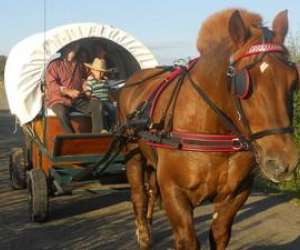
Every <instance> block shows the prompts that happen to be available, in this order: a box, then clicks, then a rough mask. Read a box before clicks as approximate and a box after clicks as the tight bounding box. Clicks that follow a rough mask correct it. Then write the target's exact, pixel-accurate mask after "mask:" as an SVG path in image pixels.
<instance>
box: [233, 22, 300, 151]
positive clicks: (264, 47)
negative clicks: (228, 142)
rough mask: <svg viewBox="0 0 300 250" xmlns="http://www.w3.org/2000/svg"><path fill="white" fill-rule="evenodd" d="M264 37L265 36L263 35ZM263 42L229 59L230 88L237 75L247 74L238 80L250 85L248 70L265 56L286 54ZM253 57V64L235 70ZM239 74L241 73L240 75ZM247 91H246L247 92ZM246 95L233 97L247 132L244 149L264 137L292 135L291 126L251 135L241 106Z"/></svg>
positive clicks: (293, 65) (268, 41)
mask: <svg viewBox="0 0 300 250" xmlns="http://www.w3.org/2000/svg"><path fill="white" fill-rule="evenodd" d="M266 30H267V29H266V28H263V34H265V33H264V32H266ZM267 31H268V30H267ZM264 37H265V35H264ZM263 40H264V41H263V43H262V44H257V45H254V46H251V47H250V48H249V49H248V50H247V51H246V52H245V53H243V54H241V55H239V56H237V57H235V56H234V55H233V56H231V57H230V64H229V67H228V71H227V75H228V76H229V78H230V79H231V82H232V84H231V87H232V85H235V84H236V82H235V81H236V78H237V77H239V74H247V76H245V77H243V76H240V79H243V78H244V79H246V80H247V81H248V85H249V84H251V83H250V79H251V77H250V72H249V70H250V69H251V68H252V67H254V66H255V65H257V64H258V63H261V62H263V59H264V57H265V55H266V54H270V53H285V52H286V50H285V49H284V48H283V47H282V46H280V45H277V44H272V43H271V42H270V39H263ZM265 41H266V42H265ZM253 55H258V58H257V59H256V60H255V61H254V62H253V63H251V64H249V65H246V66H244V67H243V68H242V69H240V70H239V71H237V70H236V64H237V63H238V62H240V61H241V60H242V59H243V58H246V57H249V56H253ZM280 59H281V60H282V61H283V62H285V63H286V64H287V65H288V66H289V67H293V68H295V69H296V70H297V67H296V65H295V63H293V62H291V61H287V60H284V59H282V58H280ZM241 72H243V73H241ZM298 80H299V79H298ZM243 84H244V83H243ZM247 88H249V86H247ZM248 90H249V89H247V91H248ZM248 95H249V93H247V94H245V93H244V94H243V96H237V95H234V105H235V108H236V110H237V112H238V115H239V120H241V121H242V122H243V124H244V126H245V127H246V129H247V130H248V136H247V139H246V138H244V142H243V145H245V147H250V146H251V144H252V142H254V141H256V140H258V139H261V138H263V137H266V136H271V135H277V134H288V133H293V131H294V129H293V127H291V126H288V127H281V128H271V129H265V130H262V131H259V132H255V133H253V132H252V131H251V128H250V124H249V121H248V119H247V117H246V115H245V112H244V110H243V107H242V104H241V102H242V101H243V99H246V98H247V97H248Z"/></svg>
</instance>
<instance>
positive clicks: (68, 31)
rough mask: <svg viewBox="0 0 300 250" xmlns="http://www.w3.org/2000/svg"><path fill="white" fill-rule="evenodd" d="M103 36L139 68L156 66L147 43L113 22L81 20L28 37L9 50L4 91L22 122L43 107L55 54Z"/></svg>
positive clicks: (13, 110)
mask: <svg viewBox="0 0 300 250" xmlns="http://www.w3.org/2000/svg"><path fill="white" fill-rule="evenodd" d="M87 38H101V39H102V38H103V39H105V40H108V41H111V42H113V43H115V44H117V45H120V46H121V47H123V48H124V49H125V50H126V51H128V52H129V54H130V55H131V56H132V57H133V58H134V59H135V63H137V64H138V66H139V68H140V69H145V68H151V67H155V66H157V64H158V63H157V60H156V59H155V57H154V55H153V54H152V53H151V51H150V50H149V49H148V48H146V46H145V45H144V44H142V43H141V42H140V41H138V40H136V39H135V38H134V37H133V36H131V35H130V34H128V33H126V32H124V31H122V30H120V29H118V28H115V27H113V26H110V25H102V24H96V23H79V24H70V25H65V26H60V27H57V28H54V29H51V30H49V31H47V32H44V33H39V34H36V35H33V36H30V37H28V38H26V39H25V40H23V41H21V42H19V43H18V44H17V45H15V46H14V47H13V48H12V50H11V51H10V53H9V56H8V59H7V62H6V66H5V74H4V77H5V90H6V95H7V99H8V104H9V108H10V111H11V113H12V114H14V115H16V116H17V117H18V119H19V120H20V123H21V125H23V124H25V123H27V122H30V121H32V120H33V119H34V118H35V117H36V116H37V114H38V113H39V112H40V111H41V108H42V92H41V81H42V79H43V75H44V68H45V67H46V65H47V64H48V63H49V61H50V60H51V58H52V57H53V55H55V54H56V53H57V52H58V51H59V50H61V49H62V48H63V47H65V46H66V45H68V44H70V43H71V42H74V41H78V40H81V39H87Z"/></svg>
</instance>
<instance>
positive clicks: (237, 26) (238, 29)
mask: <svg viewBox="0 0 300 250" xmlns="http://www.w3.org/2000/svg"><path fill="white" fill-rule="evenodd" d="M229 34H230V37H231V39H232V41H233V42H234V44H235V45H236V46H237V47H241V46H242V45H243V44H244V43H245V42H246V40H247V38H248V35H249V31H248V29H247V28H246V26H245V24H244V22H243V19H242V17H241V15H240V12H239V11H238V10H236V11H234V12H233V14H232V15H231V17H230V19H229Z"/></svg>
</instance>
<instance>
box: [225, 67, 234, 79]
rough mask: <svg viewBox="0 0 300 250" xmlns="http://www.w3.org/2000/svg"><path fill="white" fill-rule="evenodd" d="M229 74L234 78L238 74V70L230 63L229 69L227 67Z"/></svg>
mask: <svg viewBox="0 0 300 250" xmlns="http://www.w3.org/2000/svg"><path fill="white" fill-rule="evenodd" d="M226 74H227V76H229V77H230V78H233V77H234V76H235V75H236V71H235V68H234V66H233V65H229V67H228V69H227V73H226Z"/></svg>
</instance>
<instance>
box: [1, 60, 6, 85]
mask: <svg viewBox="0 0 300 250" xmlns="http://www.w3.org/2000/svg"><path fill="white" fill-rule="evenodd" d="M5 62H6V56H3V55H2V56H1V55H0V81H3V79H4V67H5Z"/></svg>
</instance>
